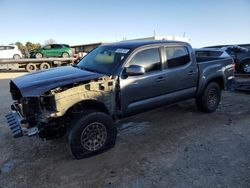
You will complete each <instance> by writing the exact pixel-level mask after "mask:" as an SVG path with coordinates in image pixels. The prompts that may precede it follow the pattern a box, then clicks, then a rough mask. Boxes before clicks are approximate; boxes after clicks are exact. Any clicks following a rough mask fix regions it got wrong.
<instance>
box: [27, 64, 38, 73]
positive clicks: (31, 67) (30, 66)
mask: <svg viewBox="0 0 250 188" xmlns="http://www.w3.org/2000/svg"><path fill="white" fill-rule="evenodd" d="M25 68H26V70H27V71H28V72H33V71H36V69H37V67H36V64H35V63H29V64H27V65H26V67H25Z"/></svg>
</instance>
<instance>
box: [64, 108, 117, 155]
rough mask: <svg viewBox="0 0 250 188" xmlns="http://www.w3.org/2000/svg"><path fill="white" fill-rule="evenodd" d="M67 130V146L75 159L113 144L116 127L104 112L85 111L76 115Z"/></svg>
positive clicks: (105, 148)
mask: <svg viewBox="0 0 250 188" xmlns="http://www.w3.org/2000/svg"><path fill="white" fill-rule="evenodd" d="M71 127H72V128H71V129H70V130H69V137H68V139H69V146H70V150H71V153H72V155H73V156H74V157H75V158H76V159H82V158H86V157H89V156H92V155H95V154H98V153H101V152H103V151H105V150H107V149H109V148H111V147H113V146H114V145H115V140H116V134H117V129H116V126H115V124H114V122H113V120H112V119H111V117H110V116H108V115H107V114H105V113H102V112H93V111H87V112H86V113H84V114H81V115H80V116H76V117H75V120H73V121H72V126H71Z"/></svg>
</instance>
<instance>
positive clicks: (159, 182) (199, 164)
mask: <svg viewBox="0 0 250 188" xmlns="http://www.w3.org/2000/svg"><path fill="white" fill-rule="evenodd" d="M21 74H24V73H21V72H18V73H15V72H12V73H0V187H21V188H22V187H25V188H27V187H135V188H137V187H138V188H139V187H233V188H237V187H245V188H248V187H250V95H249V94H244V93H233V92H223V95H222V102H221V105H220V106H219V109H218V110H217V111H216V112H215V113H211V114H204V113H202V112H199V111H198V110H197V109H196V106H195V103H194V101H193V100H189V101H185V102H182V103H180V104H177V105H173V106H171V107H164V108H161V109H157V110H154V111H151V112H147V113H144V114H140V115H137V116H134V117H131V118H128V119H126V120H125V121H122V122H120V123H119V124H118V129H119V131H118V139H117V144H116V146H115V147H114V148H113V149H111V150H109V151H107V152H105V153H103V154H101V155H97V156H94V157H91V158H88V159H83V160H74V159H72V158H71V156H69V154H68V152H67V150H65V147H67V139H66V138H64V139H60V140H53V141H42V140H39V139H38V138H35V137H33V138H25V137H23V138H20V139H13V138H12V137H11V133H10V131H9V128H8V127H7V124H6V121H5V118H4V116H5V114H6V113H7V112H8V111H9V106H10V104H11V97H10V94H9V87H8V82H9V78H11V77H15V76H18V75H21Z"/></svg>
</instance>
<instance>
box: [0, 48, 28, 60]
mask: <svg viewBox="0 0 250 188" xmlns="http://www.w3.org/2000/svg"><path fill="white" fill-rule="evenodd" d="M22 56H23V55H22V53H21V51H20V50H19V49H18V47H17V46H16V45H2V46H0V59H20V58H22Z"/></svg>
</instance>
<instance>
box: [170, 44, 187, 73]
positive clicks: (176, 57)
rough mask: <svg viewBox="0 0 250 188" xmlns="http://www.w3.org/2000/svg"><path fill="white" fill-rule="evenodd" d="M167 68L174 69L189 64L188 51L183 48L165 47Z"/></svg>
mask: <svg viewBox="0 0 250 188" xmlns="http://www.w3.org/2000/svg"><path fill="white" fill-rule="evenodd" d="M166 56H167V67H168V68H175V67H179V66H183V65H185V64H187V63H189V62H190V56H189V53H188V50H187V48H186V47H184V46H173V47H166Z"/></svg>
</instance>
